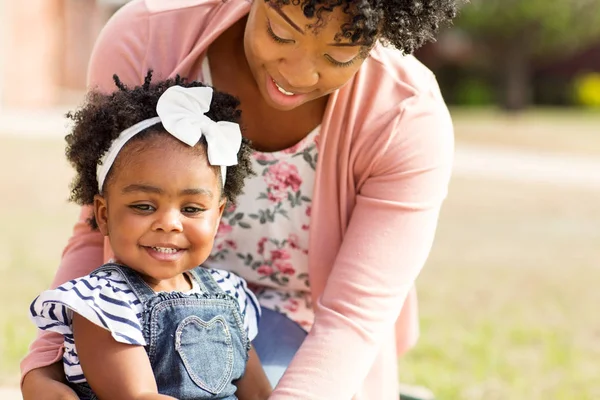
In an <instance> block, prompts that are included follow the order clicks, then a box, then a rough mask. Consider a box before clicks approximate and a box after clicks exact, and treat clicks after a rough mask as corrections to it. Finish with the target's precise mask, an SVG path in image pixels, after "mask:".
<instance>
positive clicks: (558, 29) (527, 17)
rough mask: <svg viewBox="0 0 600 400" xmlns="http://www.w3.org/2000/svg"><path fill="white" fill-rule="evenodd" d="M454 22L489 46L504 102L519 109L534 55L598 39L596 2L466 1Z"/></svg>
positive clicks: (564, 51)
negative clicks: (498, 75) (498, 76)
mask: <svg viewBox="0 0 600 400" xmlns="http://www.w3.org/2000/svg"><path fill="white" fill-rule="evenodd" d="M455 25H456V26H458V27H459V28H461V29H463V30H465V31H467V32H468V33H470V34H471V35H472V38H473V40H475V41H476V42H478V43H479V44H481V45H483V47H484V48H487V49H488V50H489V54H488V56H489V58H490V62H491V65H492V67H493V68H495V69H496V70H497V72H498V73H499V74H500V77H501V82H502V85H501V87H502V90H503V95H502V96H501V98H502V99H503V106H504V107H505V108H506V109H508V110H520V109H523V108H525V107H526V106H527V105H528V104H529V100H530V90H531V82H530V68H531V64H532V61H533V60H534V58H535V57H539V56H554V55H561V54H568V53H571V52H573V51H577V50H579V49H581V47H583V46H588V45H590V44H593V43H595V42H600V0H554V1H548V0H470V2H469V3H467V4H465V5H464V6H463V8H462V10H461V12H460V14H459V17H458V19H457V21H456V23H455Z"/></svg>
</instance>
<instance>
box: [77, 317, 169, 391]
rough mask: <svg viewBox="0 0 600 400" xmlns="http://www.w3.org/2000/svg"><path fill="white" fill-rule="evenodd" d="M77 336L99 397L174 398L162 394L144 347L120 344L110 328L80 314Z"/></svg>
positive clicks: (87, 376)
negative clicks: (100, 325) (103, 326)
mask: <svg viewBox="0 0 600 400" xmlns="http://www.w3.org/2000/svg"><path fill="white" fill-rule="evenodd" d="M73 336H74V339H75V345H76V346H77V355H78V356H79V362H80V363H81V368H82V370H83V374H84V375H85V379H86V380H87V382H88V384H89V385H90V386H91V388H92V390H93V391H94V393H95V394H96V395H97V396H98V398H99V399H109V400H121V399H122V400H155V399H156V400H159V399H174V398H173V397H170V396H165V395H161V394H158V389H157V387H156V380H155V379H154V374H153V372H152V367H151V366H150V360H149V359H148V354H147V353H146V350H145V349H144V347H142V346H134V345H130V344H124V343H119V342H117V341H116V340H115V339H114V338H113V337H112V335H111V334H110V332H109V331H107V330H106V329H103V328H101V327H99V326H97V325H95V324H94V323H92V322H90V321H88V320H87V319H85V318H84V317H82V316H80V315H79V314H76V313H74V314H73Z"/></svg>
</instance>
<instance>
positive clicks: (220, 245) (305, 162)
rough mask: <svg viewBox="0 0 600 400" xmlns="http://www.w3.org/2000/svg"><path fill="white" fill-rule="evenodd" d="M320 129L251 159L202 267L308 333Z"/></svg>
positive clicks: (310, 322)
mask: <svg viewBox="0 0 600 400" xmlns="http://www.w3.org/2000/svg"><path fill="white" fill-rule="evenodd" d="M317 137H318V130H317V131H315V132H313V133H311V134H310V135H309V136H307V138H305V139H304V140H302V141H300V142H299V143H297V144H296V145H294V146H292V147H290V148H288V149H286V150H283V151H280V152H277V153H258V152H255V153H254V155H253V160H252V162H253V168H254V172H255V173H256V176H253V177H251V178H249V179H248V180H247V181H246V184H245V186H244V193H243V194H242V195H241V196H240V197H239V198H238V202H237V204H238V205H237V206H228V207H227V208H226V210H225V212H224V213H223V218H222V220H221V223H220V224H219V229H218V232H217V236H216V238H215V246H214V249H213V251H212V253H211V256H210V258H209V259H208V260H207V262H206V264H207V265H208V266H210V267H213V268H222V269H226V270H229V271H232V272H235V273H237V274H239V275H240V276H242V277H243V278H245V279H246V281H247V282H248V287H250V288H251V289H252V290H253V291H255V293H256V295H257V297H258V299H259V301H260V303H261V305H262V306H263V307H267V308H271V309H274V310H277V311H280V312H282V313H284V314H286V315H288V316H289V317H290V318H291V319H293V320H294V321H296V322H297V323H299V324H300V325H301V326H302V327H304V328H306V329H307V330H308V329H310V327H311V326H312V321H313V312H312V305H311V298H310V286H309V279H308V265H307V264H308V258H307V255H308V231H309V226H310V217H311V197H312V189H313V188H312V186H313V182H314V171H315V168H316V163H317V156H318V149H317V143H316V138H317Z"/></svg>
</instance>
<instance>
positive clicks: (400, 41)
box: [265, 0, 460, 54]
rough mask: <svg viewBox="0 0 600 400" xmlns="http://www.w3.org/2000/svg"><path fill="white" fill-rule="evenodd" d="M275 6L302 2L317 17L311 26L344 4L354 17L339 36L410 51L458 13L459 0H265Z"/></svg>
mask: <svg viewBox="0 0 600 400" xmlns="http://www.w3.org/2000/svg"><path fill="white" fill-rule="evenodd" d="M265 1H266V2H268V3H269V4H271V5H274V6H284V5H289V4H292V5H295V6H298V5H300V6H301V7H302V11H303V12H304V16H305V17H307V18H311V19H312V18H316V20H317V22H316V23H314V24H312V25H311V27H312V28H315V29H316V28H318V27H319V26H322V25H323V23H324V21H325V18H326V15H325V14H327V13H329V12H331V11H333V10H334V9H335V8H336V7H342V10H343V12H344V13H345V14H348V16H350V17H351V21H350V22H348V23H346V24H344V25H342V28H341V32H340V33H339V35H338V38H337V39H338V40H341V39H342V38H343V39H346V40H349V41H350V42H352V43H361V44H363V45H364V47H365V48H370V47H372V46H373V44H374V43H375V41H376V40H381V41H382V42H384V43H389V44H391V45H392V46H394V47H395V48H397V49H398V50H400V51H402V52H403V53H405V54H411V53H413V52H414V51H415V50H416V49H418V48H419V47H421V46H422V45H423V44H425V43H426V42H428V41H432V40H434V39H435V34H436V33H437V30H438V29H439V27H440V26H441V25H442V24H444V23H447V22H450V21H451V20H452V19H453V18H454V17H455V16H456V11H457V8H458V1H460V0H265Z"/></svg>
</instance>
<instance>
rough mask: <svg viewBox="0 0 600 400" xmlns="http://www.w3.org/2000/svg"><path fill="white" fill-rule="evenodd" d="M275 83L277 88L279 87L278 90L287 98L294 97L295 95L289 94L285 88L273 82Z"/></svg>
mask: <svg viewBox="0 0 600 400" xmlns="http://www.w3.org/2000/svg"><path fill="white" fill-rule="evenodd" d="M273 83H274V84H275V86H277V90H279V91H280V92H281V93H283V94H285V95H286V96H293V95H294V93H292V92H288V91H287V90H285V89H284V88H282V87H281V86H279V85H278V84H277V82H275V81H273Z"/></svg>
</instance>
